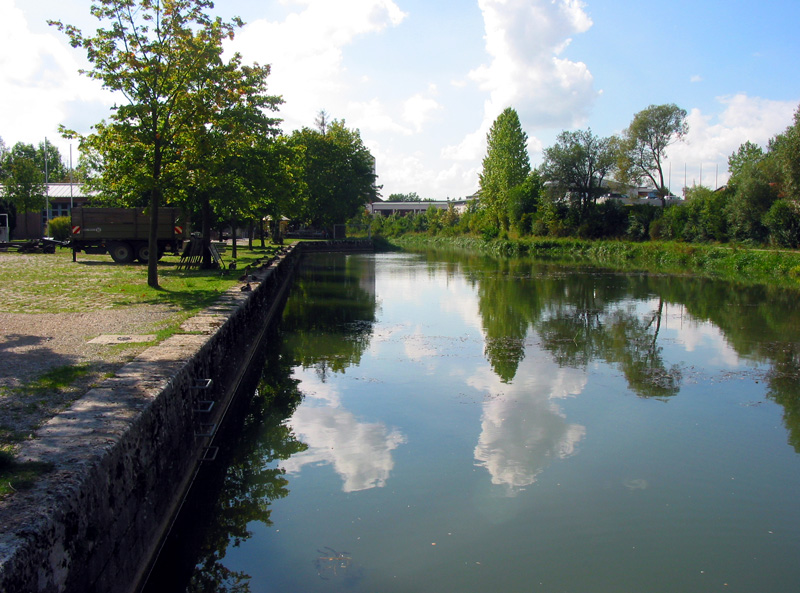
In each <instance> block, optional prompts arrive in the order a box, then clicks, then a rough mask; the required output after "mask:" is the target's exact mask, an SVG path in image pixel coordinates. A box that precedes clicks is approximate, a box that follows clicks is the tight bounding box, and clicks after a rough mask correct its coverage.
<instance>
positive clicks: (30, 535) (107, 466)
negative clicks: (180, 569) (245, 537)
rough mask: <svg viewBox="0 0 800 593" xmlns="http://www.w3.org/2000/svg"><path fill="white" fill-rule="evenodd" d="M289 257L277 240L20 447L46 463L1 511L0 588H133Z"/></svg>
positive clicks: (288, 267) (284, 281)
mask: <svg viewBox="0 0 800 593" xmlns="http://www.w3.org/2000/svg"><path fill="white" fill-rule="evenodd" d="M299 257H300V254H299V250H295V249H292V248H287V250H286V252H285V253H284V254H283V255H282V256H281V258H280V259H279V260H278V261H275V262H273V263H271V264H270V265H265V266H263V268H262V269H260V270H258V271H256V272H254V274H255V276H256V278H257V280H256V281H254V282H251V283H250V286H251V287H252V291H248V292H242V291H241V290H240V288H239V287H238V286H237V287H235V288H233V289H232V290H231V291H229V292H228V293H226V294H225V295H224V297H223V298H222V299H220V301H219V302H218V303H217V304H215V305H214V306H213V307H211V308H209V309H208V310H206V311H204V312H203V313H202V314H200V315H198V316H197V317H194V318H192V319H190V320H188V321H187V322H186V323H185V324H183V326H182V329H183V331H185V332H187V333H182V334H176V335H173V336H172V337H171V338H169V339H167V340H165V341H164V342H162V343H161V344H159V345H157V346H154V347H152V348H149V349H148V350H146V351H145V352H144V353H142V354H141V355H140V356H139V357H137V359H136V360H134V361H133V362H131V363H129V364H128V365H126V366H125V367H123V368H122V369H120V371H119V372H118V373H117V375H116V376H115V377H113V378H111V379H108V380H106V381H104V382H103V383H102V384H101V385H100V386H99V387H97V388H95V389H92V390H91V391H90V392H88V393H87V394H86V395H85V396H84V397H83V398H81V399H80V400H79V401H77V402H76V403H75V404H74V405H73V406H72V407H71V408H70V409H69V410H67V411H65V412H63V413H61V414H59V415H58V416H57V417H55V418H53V419H52V420H51V421H49V422H48V423H47V424H46V425H45V426H44V427H43V428H42V429H41V430H40V431H38V432H37V437H36V439H34V440H33V441H31V442H30V443H27V444H26V445H25V446H24V448H23V450H22V451H21V455H20V461H38V462H44V463H48V464H52V467H53V470H52V471H51V472H49V473H47V474H46V475H45V476H44V477H43V478H42V479H41V480H39V481H38V482H37V484H36V485H35V486H34V488H33V489H32V490H31V491H29V492H26V493H25V494H24V495H23V496H15V497H13V498H12V499H11V501H10V503H9V504H7V505H4V506H3V507H2V509H0V592H2V593H28V592H34V591H41V592H47V593H50V592H65V591H67V592H73V591H74V592H80V593H91V592H98V593H100V592H102V593H117V592H120V593H128V592H130V591H132V590H133V589H134V588H135V587H136V586H137V583H138V582H139V580H140V578H141V576H142V571H143V570H145V566H146V563H147V560H148V559H149V558H150V557H151V556H152V554H153V552H154V549H155V546H156V545H157V544H158V542H159V539H160V537H161V535H162V532H163V530H164V529H165V527H166V525H167V524H168V522H169V520H170V518H171V516H172V515H173V513H174V511H175V509H176V507H177V505H178V504H179V502H180V500H181V498H182V496H183V494H184V491H185V489H186V487H187V485H188V483H189V480H190V479H191V477H192V476H193V474H194V471H195V468H196V466H197V464H198V463H199V460H200V459H201V458H202V457H203V456H204V455H205V454H206V447H207V445H208V443H209V442H210V437H208V436H202V435H207V434H211V433H212V432H213V430H214V428H213V427H214V425H215V423H217V422H218V421H219V417H220V415H221V414H222V412H223V410H224V409H225V407H226V405H227V403H228V400H229V398H231V397H232V396H233V386H235V384H236V383H237V382H238V377H239V376H240V375H241V373H242V372H243V370H244V367H245V366H246V364H247V362H248V360H249V357H250V355H251V354H252V351H253V349H255V348H256V347H257V345H258V340H259V339H260V336H261V335H262V329H263V328H264V327H265V325H266V324H267V323H269V322H271V317H272V316H273V315H274V314H275V313H277V312H279V310H280V309H279V303H280V302H281V301H282V298H281V295H282V293H283V292H284V291H285V290H287V288H288V285H289V283H290V280H291V276H292V273H293V270H294V268H295V266H296V265H297V263H298V261H299ZM207 379H212V380H213V383H212V384H211V385H210V386H207V384H206V380H207ZM207 402H214V404H213V407H211V410H210V411H209V410H208V408H209V405H210V404H209V403H207Z"/></svg>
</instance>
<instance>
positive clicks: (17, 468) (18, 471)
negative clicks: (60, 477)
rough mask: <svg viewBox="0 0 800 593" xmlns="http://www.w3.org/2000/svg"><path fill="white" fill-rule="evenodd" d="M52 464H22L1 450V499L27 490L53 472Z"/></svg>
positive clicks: (32, 462)
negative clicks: (40, 478)
mask: <svg viewBox="0 0 800 593" xmlns="http://www.w3.org/2000/svg"><path fill="white" fill-rule="evenodd" d="M53 467H54V466H53V464H52V463H42V462H38V461H30V462H27V463H20V462H18V461H16V460H15V459H14V456H13V455H12V454H11V453H10V452H8V451H3V450H0V497H3V496H5V495H8V494H11V493H12V492H16V491H17V490H27V489H29V488H30V487H31V486H33V484H34V483H35V482H36V480H37V479H38V478H39V477H41V476H42V475H44V474H46V473H48V472H50V471H52V470H53Z"/></svg>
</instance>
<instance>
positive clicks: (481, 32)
mask: <svg viewBox="0 0 800 593" xmlns="http://www.w3.org/2000/svg"><path fill="white" fill-rule="evenodd" d="M90 6H91V2H90V1H88V0H0V138H2V139H3V141H4V142H5V144H6V146H9V147H10V146H12V145H13V144H15V143H16V142H25V143H32V144H38V143H39V142H43V141H44V139H45V138H47V139H48V141H49V142H52V143H53V144H56V145H57V146H58V147H59V149H60V150H61V154H62V155H63V156H64V158H65V160H68V159H69V153H70V144H71V143H72V145H73V146H72V152H73V163H74V164H77V159H78V154H77V142H75V141H72V142H70V141H68V140H65V139H63V138H61V137H60V135H59V132H58V128H59V125H64V126H65V127H67V128H69V129H73V130H76V131H78V132H80V133H88V132H90V131H91V126H92V125H94V124H96V123H98V122H100V121H101V120H103V119H105V118H107V117H108V115H109V113H110V109H111V107H112V106H113V105H114V104H115V102H121V101H122V100H123V99H122V98H120V97H115V96H113V95H111V94H110V93H109V92H107V91H105V90H104V89H102V87H101V86H100V85H99V83H98V82H96V81H92V80H90V79H89V78H88V77H87V76H85V75H81V74H79V72H78V71H79V69H81V68H88V67H90V64H89V63H88V62H87V61H86V58H85V54H84V53H83V51H82V50H80V49H73V48H72V47H70V45H69V43H68V42H67V39H66V36H64V35H63V34H62V33H60V32H59V31H58V30H56V29H55V28H54V27H50V26H48V25H47V23H46V21H47V19H54V20H61V21H63V22H64V23H68V24H73V25H76V26H78V27H79V28H81V29H82V30H83V31H84V32H85V33H90V32H93V31H94V29H95V28H97V26H98V21H97V20H96V19H95V18H94V17H92V16H91V14H90V12H89V9H90ZM214 14H217V15H219V16H221V17H222V18H223V19H226V20H229V19H231V18H232V17H234V16H239V17H241V18H242V19H243V20H244V21H245V22H246V25H245V26H244V27H243V28H242V29H240V30H239V31H238V33H237V35H236V38H235V39H234V40H233V41H232V42H230V43H229V45H228V46H227V47H226V51H227V52H234V51H236V52H239V53H240V54H241V55H242V56H243V58H244V60H245V62H247V63H251V62H258V63H260V64H270V66H271V74H270V76H269V78H268V86H269V92H270V93H271V94H276V95H280V96H281V97H282V98H283V100H284V104H283V105H282V106H281V109H280V111H279V113H278V117H281V118H282V119H283V123H282V131H283V132H284V133H287V134H288V133H291V132H292V131H293V130H295V129H299V128H302V127H304V126H307V127H313V126H314V120H315V119H316V117H317V115H318V114H319V112H320V111H321V110H325V112H326V113H327V114H328V116H329V117H330V118H332V119H339V120H343V121H344V122H345V125H346V126H347V127H349V128H356V129H358V130H359V131H360V133H361V137H362V140H363V141H364V144H365V145H366V146H367V147H368V148H369V149H370V151H371V152H372V154H373V156H374V157H375V159H376V171H377V174H378V183H379V184H380V185H381V186H382V189H381V194H382V195H383V197H384V198H385V197H388V196H389V195H390V194H393V193H411V192H415V193H417V194H418V195H419V196H420V197H422V198H426V199H437V200H443V199H448V198H450V199H457V198H463V197H465V196H468V195H471V194H473V193H474V192H476V191H477V190H478V189H479V181H478V175H479V173H480V171H481V168H482V161H483V158H484V156H485V155H486V135H487V133H488V131H489V129H490V127H491V125H492V122H493V121H494V120H495V119H496V117H497V116H498V115H499V114H500V113H501V112H502V111H503V109H505V108H506V107H513V108H514V109H515V110H516V111H517V113H518V114H519V117H520V122H521V124H522V127H523V129H524V131H525V132H526V133H527V135H528V152H529V155H530V160H531V164H532V166H534V167H536V166H538V165H540V164H541V162H542V155H543V150H544V149H545V148H547V147H549V146H552V145H553V144H554V143H555V141H556V138H557V136H558V134H559V133H560V132H562V131H564V130H574V129H587V128H590V129H591V130H592V132H593V133H594V134H596V135H598V136H602V137H604V136H610V135H612V134H619V133H621V132H622V131H623V130H624V129H625V128H626V127H627V126H628V125H629V124H630V122H631V120H632V119H633V116H634V115H635V114H636V113H637V112H638V111H641V110H642V109H645V108H646V107H648V106H649V105H659V104H664V103H675V104H677V105H678V106H679V107H681V108H683V109H685V110H686V111H687V113H688V116H687V121H688V123H689V133H688V135H687V137H686V139H685V141H684V142H681V143H677V144H674V145H672V146H671V147H670V148H669V149H668V151H667V155H668V161H667V163H666V165H665V167H666V173H667V175H668V181H669V185H670V188H671V189H672V191H673V193H675V194H677V195H680V194H681V191H682V189H683V187H684V186H685V185H688V186H692V185H701V184H702V185H705V186H707V187H716V186H720V185H722V184H724V183H725V181H726V180H727V177H728V175H727V160H728V156H730V154H732V153H733V152H735V151H736V149H737V148H738V147H739V146H740V145H741V144H742V143H744V142H746V141H750V142H754V143H756V144H759V145H761V146H762V147H766V145H767V143H768V141H769V139H770V138H772V137H773V136H775V135H776V134H778V133H781V132H783V131H784V130H785V129H786V128H787V127H788V126H789V125H790V124H791V123H792V118H793V114H794V112H795V111H796V110H797V108H798V106H799V105H800V76H798V69H797V62H798V61H799V60H800V36H798V35H797V23H799V22H800V2H798V1H797V0H693V1H689V0H673V1H672V2H654V3H645V2H641V1H640V0H636V1H634V0H584V1H579V0H436V1H431V0H336V1H335V2H334V1H332V0H220V1H219V2H217V6H216V7H215V9H214Z"/></svg>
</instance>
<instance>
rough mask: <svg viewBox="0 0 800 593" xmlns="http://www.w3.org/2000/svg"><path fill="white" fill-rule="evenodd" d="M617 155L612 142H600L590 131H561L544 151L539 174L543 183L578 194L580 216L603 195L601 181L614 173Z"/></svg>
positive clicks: (604, 139)
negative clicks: (548, 182) (612, 171)
mask: <svg viewBox="0 0 800 593" xmlns="http://www.w3.org/2000/svg"><path fill="white" fill-rule="evenodd" d="M615 157H616V155H615V153H614V150H613V148H612V141H611V138H600V137H598V136H595V135H594V134H592V130H591V129H587V130H575V131H564V132H561V134H559V135H558V138H557V139H556V143H555V144H554V145H553V146H551V147H549V148H546V149H545V151H544V162H543V163H542V167H541V172H542V176H543V177H544V178H545V180H546V181H550V182H553V183H556V184H558V185H559V186H560V187H561V188H562V189H563V190H564V191H568V192H571V193H573V194H577V195H578V196H579V200H580V209H581V213H582V214H585V213H586V211H587V209H588V207H589V204H593V203H595V200H596V199H597V197H598V196H599V195H600V194H601V193H602V191H603V186H602V184H603V180H604V179H605V178H606V176H607V175H608V174H609V172H610V171H611V170H612V169H613V167H614V165H615V162H616V159H615Z"/></svg>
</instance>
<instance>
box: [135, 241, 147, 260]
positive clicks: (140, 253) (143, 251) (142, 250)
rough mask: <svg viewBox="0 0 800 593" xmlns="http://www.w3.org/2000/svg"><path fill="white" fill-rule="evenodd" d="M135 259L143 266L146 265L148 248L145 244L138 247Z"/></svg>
mask: <svg viewBox="0 0 800 593" xmlns="http://www.w3.org/2000/svg"><path fill="white" fill-rule="evenodd" d="M136 257H137V259H138V260H139V261H140V262H142V263H143V264H146V263H147V260H148V259H150V248H149V247H148V246H147V243H145V244H144V245H139V248H138V249H137V250H136Z"/></svg>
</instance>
